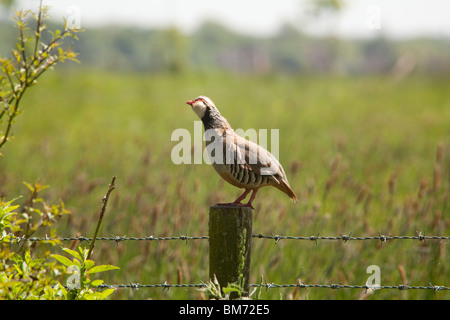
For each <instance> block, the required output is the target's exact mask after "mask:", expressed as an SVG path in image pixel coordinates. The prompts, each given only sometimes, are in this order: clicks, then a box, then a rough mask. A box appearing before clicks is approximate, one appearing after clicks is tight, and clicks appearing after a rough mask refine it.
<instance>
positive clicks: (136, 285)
mask: <svg viewBox="0 0 450 320" xmlns="http://www.w3.org/2000/svg"><path fill="white" fill-rule="evenodd" d="M207 286H208V285H207V284H205V283H203V282H202V283H198V284H170V283H167V281H166V282H165V283H161V284H140V283H129V284H101V285H99V286H97V288H101V289H124V288H128V289H135V290H137V289H141V288H163V291H164V290H169V289H170V288H206V287H207ZM249 287H251V288H265V289H266V290H268V289H274V288H299V289H306V290H307V289H309V288H322V289H337V290H339V289H364V290H366V291H367V290H369V289H372V290H381V289H397V290H401V291H403V290H433V291H435V292H438V291H443V290H450V287H448V286H436V285H432V284H431V283H430V284H429V285H428V286H410V285H403V284H399V285H385V286H381V285H375V286H371V285H349V284H305V283H302V282H300V281H299V282H298V283H292V284H276V283H264V284H250V285H249Z"/></svg>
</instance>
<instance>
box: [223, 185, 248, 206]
mask: <svg viewBox="0 0 450 320" xmlns="http://www.w3.org/2000/svg"><path fill="white" fill-rule="evenodd" d="M249 192H250V189H248V190H245V191H244V193H243V194H241V195H240V196H239V197H238V198H237V199H236V200H234V202H229V203H218V204H217V205H218V206H239V207H242V206H247V205H246V204H243V203H241V201H242V200H244V199H245V197H247V195H248V193H249Z"/></svg>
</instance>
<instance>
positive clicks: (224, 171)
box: [186, 96, 298, 208]
mask: <svg viewBox="0 0 450 320" xmlns="http://www.w3.org/2000/svg"><path fill="white" fill-rule="evenodd" d="M186 103H187V104H189V105H190V106H191V107H192V110H193V111H194V112H195V113H196V114H197V116H198V117H199V118H200V119H201V120H202V122H203V125H204V127H205V138H206V147H207V148H209V151H210V153H209V154H210V155H212V157H211V158H213V159H211V160H212V165H213V167H214V169H216V171H217V172H218V173H219V175H220V176H221V177H222V178H223V179H225V180H226V181H227V182H229V183H231V184H232V185H234V186H236V187H238V188H243V189H245V191H244V193H243V194H242V195H241V196H239V197H238V198H237V199H236V200H235V201H234V202H232V203H219V204H218V205H235V206H246V207H251V208H253V206H252V202H253V200H254V199H255V196H256V193H257V191H258V189H259V188H262V187H265V186H274V187H275V188H277V189H279V190H281V191H282V192H284V193H285V194H287V195H288V196H289V197H290V198H291V199H292V200H293V201H294V202H297V200H298V199H297V196H296V195H295V193H294V191H292V189H291V187H290V186H289V182H288V180H287V177H286V173H285V172H284V170H283V167H282V166H281V164H280V163H279V162H278V160H277V159H276V158H275V157H274V156H273V155H272V154H271V153H270V152H269V151H267V150H266V149H264V148H263V147H261V146H259V145H258V144H256V143H253V142H251V141H249V140H247V139H244V138H243V137H241V136H239V135H237V134H236V133H235V132H234V130H233V129H232V128H231V126H230V124H229V123H228V121H227V120H226V119H225V118H224V117H223V116H222V115H221V114H220V112H219V110H218V109H217V108H216V106H215V105H214V103H213V102H212V100H211V99H209V98H208V97H205V96H199V97H197V98H195V99H194V100H190V101H187V102H186ZM212 149H213V151H211V150H212ZM250 191H253V192H252V194H251V196H250V200H249V201H248V203H246V204H243V203H241V201H242V200H244V199H245V197H246V196H247V195H248V193H249V192H250Z"/></svg>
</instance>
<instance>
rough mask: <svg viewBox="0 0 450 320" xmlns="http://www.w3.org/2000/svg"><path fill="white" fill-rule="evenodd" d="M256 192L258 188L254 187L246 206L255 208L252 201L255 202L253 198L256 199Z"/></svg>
mask: <svg viewBox="0 0 450 320" xmlns="http://www.w3.org/2000/svg"><path fill="white" fill-rule="evenodd" d="M256 192H258V189H253V192H252V195H251V196H250V200H248V202H247V204H246V205H245V206H246V207H250V208H252V209H253V210H254V209H255V208H253V206H252V202H253V200H255V197H256Z"/></svg>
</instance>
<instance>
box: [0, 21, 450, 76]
mask: <svg viewBox="0 0 450 320" xmlns="http://www.w3.org/2000/svg"><path fill="white" fill-rule="evenodd" d="M15 31H16V30H14V27H13V25H12V23H10V21H8V19H1V21H0V53H1V54H3V55H6V54H8V52H4V49H5V48H11V47H12V46H13V45H14V43H15V40H16V35H17V33H16V32H15ZM79 38H80V39H79V41H75V42H74V43H73V46H74V48H73V49H74V50H75V51H77V52H79V60H80V62H82V66H83V67H89V68H100V69H110V70H118V71H138V72H174V73H179V72H186V71H191V70H196V71H203V70H204V71H206V70H208V71H211V70H219V71H220V70H225V71H230V72H236V73H275V72H278V73H292V74H324V75H342V74H344V75H355V74H393V75H394V76H397V77H403V76H406V75H408V74H411V73H416V74H417V73H419V74H434V75H450V55H449V52H450V39H445V38H440V39H438V38H418V39H409V40H392V39H389V38H387V37H385V36H383V35H382V34H379V35H378V36H376V37H373V38H371V39H364V40H362V39H359V40H354V39H353V40H351V39H343V38H337V37H333V36H329V37H320V38H318V37H311V36H307V35H305V34H304V33H302V32H301V31H299V28H297V27H295V26H291V25H285V26H283V27H282V28H281V29H280V30H279V32H278V33H277V34H276V35H275V36H271V37H266V38H261V37H251V36H248V35H242V34H238V33H235V32H232V31H230V30H228V29H226V28H225V27H223V26H221V25H219V24H216V23H212V22H207V23H204V24H203V25H202V26H201V27H200V28H199V29H198V30H197V31H195V32H194V33H192V34H189V35H187V34H185V33H183V32H182V31H180V30H178V29H176V28H168V29H153V30H148V29H139V28H127V27H121V26H107V27H101V28H100V27H98V28H91V27H89V28H88V29H87V30H86V31H85V32H83V33H82V34H80V36H79ZM64 67H65V68H73V67H74V65H73V64H70V65H67V66H64Z"/></svg>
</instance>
